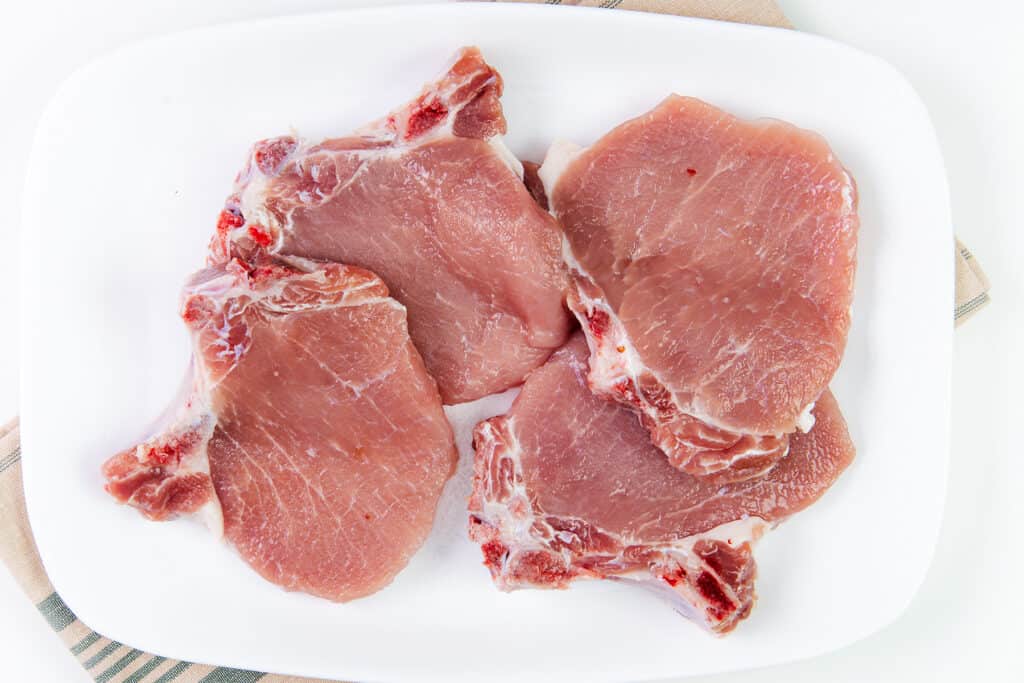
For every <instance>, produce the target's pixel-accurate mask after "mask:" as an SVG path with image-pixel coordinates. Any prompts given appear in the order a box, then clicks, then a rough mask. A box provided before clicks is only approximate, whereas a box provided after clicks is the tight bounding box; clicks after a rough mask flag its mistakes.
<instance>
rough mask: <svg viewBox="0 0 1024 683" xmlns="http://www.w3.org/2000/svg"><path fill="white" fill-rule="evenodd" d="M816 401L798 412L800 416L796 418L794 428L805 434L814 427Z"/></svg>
mask: <svg viewBox="0 0 1024 683" xmlns="http://www.w3.org/2000/svg"><path fill="white" fill-rule="evenodd" d="M816 403H817V401H811V402H810V403H808V404H807V407H806V408H804V409H803V410H802V411H800V416H799V417H797V418H796V428H797V429H799V430H800V431H801V432H803V433H804V434H806V433H807V432H809V431H811V429H812V428H813V427H814V421H815V420H814V406H815V404H816Z"/></svg>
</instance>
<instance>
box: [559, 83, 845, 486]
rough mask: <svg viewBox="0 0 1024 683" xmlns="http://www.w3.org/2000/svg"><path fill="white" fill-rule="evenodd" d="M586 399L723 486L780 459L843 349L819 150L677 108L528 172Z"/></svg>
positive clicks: (840, 179)
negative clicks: (576, 330) (565, 295)
mask: <svg viewBox="0 0 1024 683" xmlns="http://www.w3.org/2000/svg"><path fill="white" fill-rule="evenodd" d="M540 176H541V178H542V179H543V181H544V184H545V188H546V191H547V196H548V200H549V202H550V204H551V209H552V212H553V213H554V215H555V216H556V217H557V218H558V219H559V220H560V221H561V223H562V225H563V228H564V234H565V257H566V260H567V262H568V263H569V265H570V268H571V270H572V271H573V272H572V276H573V289H572V292H571V293H570V296H569V305H570V308H571V309H572V310H573V312H574V313H575V314H576V315H577V317H579V318H580V321H581V322H582V323H583V327H584V329H585V331H586V333H587V341H588V342H589V344H590V349H591V361H590V375H589V380H590V386H591V388H592V389H593V390H594V391H596V392H598V393H600V394H602V395H605V396H609V397H613V398H614V399H617V400H619V401H622V402H624V403H627V404H629V405H631V406H633V407H634V408H635V409H636V410H638V412H639V413H640V415H641V419H642V420H643V422H644V424H645V425H646V426H647V427H648V429H649V430H650V431H651V434H652V436H653V438H654V441H655V443H656V444H657V445H658V446H659V447H660V448H661V449H662V450H663V451H664V452H665V453H666V454H667V455H668V457H669V460H670V461H671V462H672V464H673V465H675V466H677V467H680V468H682V469H683V470H685V471H686V472H689V473H691V474H695V475H715V476H716V478H717V479H719V480H720V481H729V480H733V481H735V480H740V479H745V478H749V477H754V476H759V475H761V474H763V473H764V472H766V471H767V470H768V469H770V468H771V467H772V465H773V464H774V463H775V462H776V461H778V459H779V458H781V457H782V456H784V455H785V453H786V450H787V447H788V437H787V434H789V433H790V432H793V431H794V430H796V429H797V428H800V429H802V430H803V431H806V430H807V429H809V428H810V425H811V424H812V422H811V408H812V406H813V405H814V402H815V401H816V400H817V399H818V396H819V395H820V394H821V393H822V392H823V391H824V390H825V388H826V386H827V385H828V383H829V381H830V380H831V378H832V375H833V374H834V372H835V370H836V368H837V366H838V365H839V360H840V358H841V357H842V354H843V348H844V346H845V343H846V333H847V329H848V328H849V324H850V304H851V301H852V295H853V274H854V266H855V253H856V242H857V227H858V219H857V201H856V191H855V187H854V183H853V180H852V179H851V177H850V176H849V175H848V174H847V173H846V171H845V170H843V167H842V166H841V165H840V163H839V161H838V160H837V159H836V158H835V157H834V156H833V155H832V152H831V151H830V150H829V147H828V145H827V144H826V143H825V141H824V140H823V139H822V138H821V137H819V136H818V135H816V134H814V133H811V132H808V131H805V130H800V129H798V128H796V127H794V126H792V125H790V124H787V123H783V122H781V121H756V122H748V121H741V120H739V119H737V118H735V117H733V116H731V115H730V114H727V113H725V112H723V111H721V110H719V109H716V108H715V107H712V106H711V105H709V104H706V103H704V102H701V101H699V100H695V99H692V98H686V97H679V96H672V97H669V98H668V99H666V100H665V101H664V102H662V103H661V104H660V105H659V106H658V107H657V108H655V109H654V110H653V111H651V112H649V113H647V114H645V115H643V116H641V117H639V118H637V119H634V120H632V121H628V122H626V123H624V124H622V125H620V126H619V127H618V128H616V129H614V130H613V131H611V132H610V133H608V134H607V135H605V136H604V137H603V138H601V139H600V140H599V141H598V142H597V143H595V144H594V145H593V146H591V147H589V148H587V149H584V150H578V149H572V148H571V146H567V145H565V144H556V145H555V146H554V147H553V148H552V150H551V151H550V152H549V154H548V158H547V159H546V160H545V163H544V166H543V167H542V168H541V170H540Z"/></svg>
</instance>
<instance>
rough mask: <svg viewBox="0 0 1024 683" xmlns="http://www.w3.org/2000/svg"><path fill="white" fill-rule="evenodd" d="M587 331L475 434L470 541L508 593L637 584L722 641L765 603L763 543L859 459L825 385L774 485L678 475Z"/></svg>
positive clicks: (769, 480)
mask: <svg viewBox="0 0 1024 683" xmlns="http://www.w3.org/2000/svg"><path fill="white" fill-rule="evenodd" d="M586 372H587V347H586V343H585V342H584V340H583V336H582V335H581V334H577V335H576V336H574V337H573V338H572V339H571V340H570V341H569V343H568V344H567V345H566V346H565V347H564V348H562V349H561V350H559V351H557V352H556V353H555V354H554V355H553V356H552V357H551V360H549V361H548V362H547V363H546V364H545V365H544V366H542V367H541V368H538V369H537V370H535V371H534V372H533V373H532V374H531V375H530V377H529V379H527V381H526V384H525V386H524V387H523V390H522V392H521V393H520V394H519V396H518V397H517V398H516V401H515V403H514V404H513V405H512V409H511V411H510V412H509V413H508V414H507V415H505V416H502V417H496V418H492V419H490V420H487V421H485V422H482V423H480V424H479V425H478V426H477V429H476V433H475V439H474V445H475V447H476V460H475V464H474V478H473V494H472V496H471V498H470V504H469V509H470V536H471V537H472V538H473V539H474V540H475V541H477V542H478V543H480V545H481V548H482V550H483V555H484V563H485V564H486V565H487V567H488V568H489V569H490V571H491V576H492V577H493V578H494V581H495V583H496V584H497V585H498V587H499V588H502V589H504V590H512V589H515V588H522V587H533V588H564V587H566V586H567V585H568V584H569V583H570V582H571V581H573V580H575V579H578V578H608V579H616V580H623V581H629V582H636V583H639V584H641V585H643V586H644V587H647V588H651V589H654V590H655V591H656V592H658V593H660V594H661V595H662V596H663V597H665V598H668V599H670V600H671V601H672V603H673V604H674V606H675V607H676V608H677V609H678V610H679V611H681V612H683V613H684V614H686V615H687V616H689V617H691V618H693V619H695V620H696V621H698V622H699V623H702V624H703V625H705V626H706V627H707V628H709V629H711V630H712V631H715V632H719V633H724V632H727V631H729V630H731V629H733V628H734V627H735V626H736V624H737V622H738V621H740V620H741V619H743V618H744V617H745V616H747V614H748V613H749V612H750V609H751V607H752V606H753V603H754V577H755V574H756V570H755V564H754V557H753V555H752V553H751V550H752V546H753V544H754V542H755V541H756V540H757V539H758V538H759V537H760V536H761V534H762V533H763V532H764V531H765V530H766V529H768V528H770V527H771V526H773V525H774V524H777V523H778V522H780V521H781V520H783V519H785V518H787V517H788V516H790V515H792V514H793V513H795V512H798V511H800V510H802V509H803V508H805V507H807V506H808V505H810V504H811V503H813V502H814V501H815V500H817V499H818V498H819V497H820V496H821V495H822V494H823V493H824V492H825V491H826V490H827V489H828V487H829V486H830V485H831V484H832V482H834V481H835V480H836V478H837V477H838V476H839V474H840V473H841V472H842V471H843V469H845V468H846V466H847V465H848V464H849V463H850V462H851V460H852V459H853V453H854V451H853V445H852V444H851V442H850V438H849V436H848V434H847V432H846V424H845V422H844V421H843V417H842V415H841V414H840V413H839V408H838V406H837V405H836V403H835V400H834V399H833V398H832V395H831V394H830V393H829V392H828V391H827V390H826V392H825V393H824V394H822V396H821V397H820V398H819V400H818V402H817V404H816V405H815V408H814V414H815V417H816V418H817V422H816V424H815V426H814V428H813V429H812V430H811V431H810V432H809V433H807V434H796V435H794V437H793V439H792V442H791V448H790V454H789V457H787V458H786V459H784V460H783V461H781V462H780V463H779V464H778V465H777V466H776V467H775V468H774V469H772V471H771V472H770V473H768V474H767V475H766V476H765V477H763V478H761V479H757V480H753V481H745V482H739V483H731V484H725V485H723V486H720V485H718V484H715V483H713V482H711V481H710V480H709V479H707V478H701V477H693V476H690V475H688V474H686V473H684V472H681V471H680V470H678V469H676V468H674V467H672V466H671V465H670V464H669V463H668V461H667V460H666V459H665V458H664V457H663V456H662V455H661V454H660V453H659V452H658V450H657V449H656V448H655V447H654V446H653V445H652V444H651V441H650V438H649V436H648V434H647V432H646V430H645V429H644V428H643V426H641V425H640V424H639V423H638V422H637V420H636V417H635V416H634V415H633V414H632V412H631V411H630V410H629V409H628V408H625V407H623V406H620V405H617V404H616V403H613V402H610V401H606V400H604V399H602V398H599V397H597V396H595V395H594V394H593V393H592V392H591V391H590V390H589V389H588V388H587V383H586V377H585V375H586Z"/></svg>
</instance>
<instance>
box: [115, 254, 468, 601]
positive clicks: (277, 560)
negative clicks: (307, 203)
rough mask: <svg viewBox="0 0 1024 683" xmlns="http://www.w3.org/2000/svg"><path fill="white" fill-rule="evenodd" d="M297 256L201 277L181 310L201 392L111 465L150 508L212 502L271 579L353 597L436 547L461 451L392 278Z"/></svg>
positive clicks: (149, 511)
mask: <svg viewBox="0 0 1024 683" xmlns="http://www.w3.org/2000/svg"><path fill="white" fill-rule="evenodd" d="M294 264H295V265H298V266H300V267H301V270H300V269H299V268H296V267H293V266H286V265H280V264H278V265H267V266H260V267H255V268H252V269H249V268H248V267H243V266H242V265H240V264H239V263H238V262H236V261H232V262H230V263H228V264H226V265H221V266H214V267H211V268H208V269H206V270H204V271H201V272H199V273H198V274H197V275H196V276H194V278H193V279H192V281H191V282H190V283H189V284H188V285H187V287H186V289H185V292H184V302H183V306H182V317H183V318H184V320H185V323H186V325H188V328H189V331H190V332H191V335H192V341H193V353H194V358H193V370H194V378H193V385H192V386H193V388H192V393H191V395H190V396H189V397H188V398H187V400H186V401H185V404H184V405H183V406H182V407H181V409H180V412H179V413H178V418H177V420H176V421H175V422H174V423H173V424H172V425H171V426H170V427H169V428H168V429H167V430H166V431H164V432H163V433H161V434H159V435H158V436H155V437H154V438H152V439H150V440H149V441H146V442H145V443H142V444H140V445H138V446H136V447H135V448H131V449H129V450H126V451H124V452H122V453H119V454H118V455H116V456H114V457H113V458H111V459H110V460H109V461H108V462H107V463H106V465H105V466H104V468H103V471H104V474H105V475H106V478H107V486H106V488H107V491H109V492H110V493H111V494H112V495H113V496H114V497H115V498H116V499H117V500H119V501H121V502H126V503H128V504H130V505H133V506H135V507H137V508H138V509H139V510H140V511H141V512H142V514H144V515H146V516H147V517H149V518H151V519H158V520H159V519H167V518H170V517H173V516H175V515H178V514H187V513H196V512H199V513H206V516H207V520H208V521H210V522H212V524H211V525H212V526H214V527H215V528H216V527H218V526H220V524H221V523H222V524H223V527H222V528H223V534H224V537H225V538H226V539H227V540H228V541H229V542H230V543H231V544H232V545H233V546H234V547H235V548H237V550H238V552H239V553H240V554H241V556H242V558H243V559H245V561H246V562H248V563H249V564H250V565H252V567H253V568H254V569H255V570H256V571H258V572H259V573H260V574H261V575H263V576H264V577H265V578H266V579H268V580H270V581H272V582H274V583H276V584H279V585H281V586H283V587H285V588H287V589H289V590H299V591H305V592H307V593H312V594H314V595H318V596H321V597H325V598H329V599H331V600H350V599H352V598H358V597H360V596H363V595H367V594H369V593H373V592H374V591H377V590H379V589H381V588H383V587H384V586H385V585H387V584H388V583H389V582H390V581H391V579H392V578H394V576H395V574H397V573H398V572H399V571H400V570H401V569H402V568H403V567H404V566H405V565H406V563H407V562H408V561H409V558H410V557H411V556H412V554H413V553H414V552H416V550H417V548H419V547H420V545H421V544H422V543H423V541H424V539H425V538H426V536H427V532H428V531H429V530H430V527H431V522H432V519H433V516H434V509H435V507H436V505H437V502H438V498H439V496H440V495H441V489H442V487H443V486H444V484H445V482H446V481H447V480H448V477H449V476H450V475H451V474H452V472H453V469H454V466H455V461H456V457H457V456H456V453H455V450H454V446H453V443H452V433H451V429H450V427H449V425H448V422H447V420H446V419H445V416H444V413H443V411H442V409H441V400H440V397H439V396H438V393H437V388H436V386H435V385H434V382H433V380H432V379H431V378H430V376H429V375H427V372H426V369H425V368H424V367H423V362H422V360H421V359H420V357H419V354H418V353H417V352H416V349H415V348H413V345H412V343H411V342H410V341H409V336H408V334H407V332H406V326H405V309H404V308H403V307H402V305H401V304H399V303H398V302H397V301H395V300H394V299H391V298H389V297H388V291H387V287H386V286H385V285H384V283H383V282H381V281H380V280H379V279H378V278H377V277H376V276H374V275H373V274H372V273H369V272H367V271H365V270H362V269H360V268H352V267H347V266H340V265H319V264H314V263H312V262H308V261H307V262H301V261H298V260H296V261H295V262H294ZM307 270H308V272H305V271H307Z"/></svg>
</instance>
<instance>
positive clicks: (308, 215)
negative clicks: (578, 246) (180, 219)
mask: <svg viewBox="0 0 1024 683" xmlns="http://www.w3.org/2000/svg"><path fill="white" fill-rule="evenodd" d="M501 90H502V81H501V76H499V75H498V72H497V71H495V70H494V69H493V68H491V67H490V66H489V65H488V64H487V63H486V62H484V60H483V57H481V55H480V52H479V51H478V50H477V49H476V48H466V49H463V50H462V51H460V52H459V54H458V55H457V56H456V60H455V63H454V65H453V66H452V67H451V68H450V70H449V71H448V72H447V73H446V74H445V75H444V76H443V77H442V78H441V79H440V80H439V81H438V82H436V83H433V84H430V85H428V86H426V88H425V89H424V90H423V92H422V93H421V94H420V95H419V96H418V97H417V98H416V99H415V100H413V101H412V102H410V103H409V104H407V105H405V106H404V107H402V108H400V109H398V110H396V111H395V112H393V113H392V114H391V115H390V116H388V117H386V118H385V119H383V120H382V121H379V122H377V123H375V124H372V125H371V126H369V127H368V128H365V129H363V130H361V131H358V132H357V133H356V134H354V135H352V136H349V137H344V138H337V139H332V140H325V141H323V142H321V143H319V144H310V143H308V142H304V141H300V140H296V139H295V138H292V137H283V138H277V139H274V140H265V141H263V142H260V143H258V144H257V145H256V146H255V148H254V149H253V151H252V153H251V157H250V160H249V163H248V164H247V165H246V167H245V169H244V170H243V171H242V173H241V174H240V175H239V177H238V180H237V183H236V188H235V194H234V195H233V196H232V197H230V198H229V199H228V202H227V207H226V209H225V210H224V211H223V212H222V214H221V218H220V221H219V223H218V232H217V235H216V236H215V237H214V240H213V242H212V243H211V250H210V251H211V260H212V261H213V262H219V261H222V260H223V259H225V258H227V257H229V256H230V255H237V254H241V255H243V256H245V255H246V254H248V253H249V252H251V251H252V250H253V249H256V248H258V247H265V248H266V249H268V250H269V251H270V252H272V253H277V254H286V255H293V256H302V257H308V258H316V259H324V260H329V261H337V262H339V263H350V264H354V265H357V266H361V267H364V268H367V269H369V270H372V271H373V272H375V273H377V274H379V275H380V276H381V278H382V279H383V280H384V281H385V282H386V283H387V285H388V287H389V288H390V290H391V292H392V294H393V295H394V296H395V298H396V299H398V300H399V301H401V302H402V303H403V304H405V306H406V307H407V309H408V311H409V334H410V335H411V336H412V339H413V341H414V342H415V343H416V347H417V348H418V349H419V350H420V352H421V353H422V354H423V360H424V362H425V363H426V365H427V369H428V370H429V371H430V373H431V374H432V375H433V376H434V378H435V379H436V380H437V383H438V386H439V388H440V390H441V396H442V398H443V399H444V401H445V403H457V402H461V401H469V400H472V399H476V398H480V397H481V396H485V395H487V394H491V393H494V392H497V391H502V390H504V389H507V388H508V387H510V386H513V385H515V384H519V383H520V382H522V380H523V377H524V376H525V375H526V373H527V372H529V371H530V370H531V369H533V368H534V367H536V366H538V365H540V364H541V363H543V362H544V360H545V359H546V358H547V357H548V355H550V353H551V351H552V350H554V349H556V348H558V347H559V346H560V345H561V344H562V343H563V342H564V341H565V338H566V335H567V333H568V323H569V315H568V314H567V313H566V312H565V309H564V306H563V300H564V292H565V288H566V279H565V274H564V269H563V266H562V264H561V258H560V246H559V240H560V237H559V231H558V227H557V225H556V224H555V221H554V220H553V219H552V218H551V216H550V215H548V214H547V213H546V212H545V211H543V210H542V209H541V208H540V207H538V206H537V205H536V203H535V202H534V201H533V200H532V199H531V197H530V194H529V192H527V190H526V188H525V187H524V186H523V183H522V182H521V180H520V177H521V176H522V167H521V166H520V164H519V162H518V161H517V160H516V159H515V157H513V156H512V155H511V154H510V153H509V152H508V150H507V149H506V148H505V147H504V145H503V144H502V143H501V134H503V133H504V132H505V119H504V117H503V115H502V110H501V103H500V101H499V96H500V95H501ZM245 257H246V258H248V256H245Z"/></svg>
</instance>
